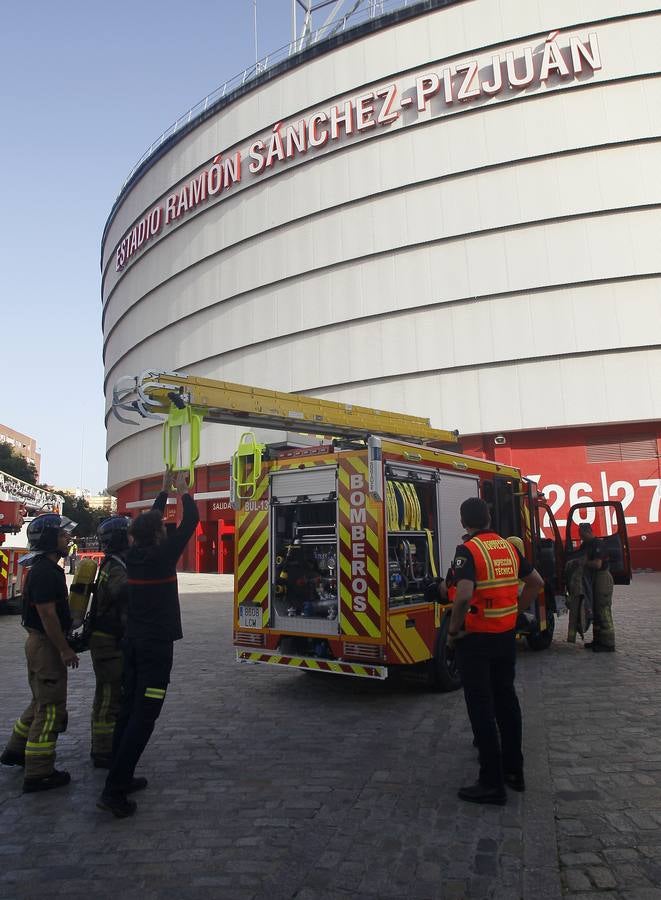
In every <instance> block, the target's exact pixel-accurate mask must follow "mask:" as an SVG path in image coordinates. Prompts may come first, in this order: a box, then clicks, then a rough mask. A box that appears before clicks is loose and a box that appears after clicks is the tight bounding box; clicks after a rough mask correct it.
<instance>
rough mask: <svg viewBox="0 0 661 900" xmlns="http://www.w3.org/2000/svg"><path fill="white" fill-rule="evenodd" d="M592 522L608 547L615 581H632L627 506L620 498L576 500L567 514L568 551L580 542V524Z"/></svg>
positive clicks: (593, 529)
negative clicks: (625, 509)
mask: <svg viewBox="0 0 661 900" xmlns="http://www.w3.org/2000/svg"><path fill="white" fill-rule="evenodd" d="M585 523H587V524H589V525H590V526H591V527H592V531H593V533H594V536H595V537H597V538H599V539H600V540H601V542H602V544H603V545H604V546H605V547H606V550H607V553H608V563H609V568H610V573H611V575H612V576H613V581H614V582H615V584H630V583H631V552H630V550H629V536H628V534H627V526H626V521H625V518H624V509H623V508H622V504H621V503H620V502H619V501H617V500H597V501H594V502H586V503H576V504H575V505H574V506H572V507H571V509H570V510H569V514H568V515H567V532H566V538H565V554H566V555H568V554H569V553H571V552H573V551H575V550H577V549H578V548H579V546H580V544H581V538H580V535H579V533H578V527H579V525H583V524H585Z"/></svg>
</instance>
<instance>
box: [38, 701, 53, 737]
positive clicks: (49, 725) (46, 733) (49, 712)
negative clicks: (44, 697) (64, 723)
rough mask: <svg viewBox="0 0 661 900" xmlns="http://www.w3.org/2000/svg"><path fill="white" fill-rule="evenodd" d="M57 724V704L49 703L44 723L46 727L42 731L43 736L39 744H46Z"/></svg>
mask: <svg viewBox="0 0 661 900" xmlns="http://www.w3.org/2000/svg"><path fill="white" fill-rule="evenodd" d="M54 724H55V704H54V703H48V704H47V705H46V721H45V722H44V727H43V728H42V729H41V734H40V735H39V743H40V744H43V743H45V742H46V739H47V738H48V736H49V734H50V733H51V731H52V730H53V725H54Z"/></svg>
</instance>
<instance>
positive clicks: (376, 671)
mask: <svg viewBox="0 0 661 900" xmlns="http://www.w3.org/2000/svg"><path fill="white" fill-rule="evenodd" d="M236 661H237V662H244V663H266V664H267V665H271V666H291V667H293V668H296V669H309V670H310V671H314V672H327V673H328V674H329V675H354V676H356V677H357V678H378V679H379V680H383V679H384V678H387V677H388V668H387V666H365V665H359V664H358V663H347V662H338V661H337V660H334V659H312V658H311V657H307V656H281V655H280V654H279V653H254V652H251V651H250V650H237V651H236Z"/></svg>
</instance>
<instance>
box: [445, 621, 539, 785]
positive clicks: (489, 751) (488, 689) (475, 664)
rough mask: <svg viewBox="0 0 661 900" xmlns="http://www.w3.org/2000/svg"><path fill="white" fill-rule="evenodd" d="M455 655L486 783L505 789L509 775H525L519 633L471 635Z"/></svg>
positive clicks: (457, 646)
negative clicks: (518, 688)
mask: <svg viewBox="0 0 661 900" xmlns="http://www.w3.org/2000/svg"><path fill="white" fill-rule="evenodd" d="M455 656H456V660H457V666H458V668H459V673H460V675H461V679H462V682H463V686H464V697H465V698H466V708H467V710H468V717H469V719H470V721H471V725H472V726H473V734H474V735H475V740H476V743H477V748H478V752H479V754H480V783H481V784H483V785H485V786H486V787H502V785H503V771H505V772H506V773H508V774H510V773H511V774H519V773H523V755H522V753H521V707H520V706H519V699H518V697H517V696H516V689H515V687H514V674H515V667H516V637H515V632H514V631H506V632H503V633H502V634H468V635H466V637H463V638H460V639H459V640H458V641H457V643H456V645H455Z"/></svg>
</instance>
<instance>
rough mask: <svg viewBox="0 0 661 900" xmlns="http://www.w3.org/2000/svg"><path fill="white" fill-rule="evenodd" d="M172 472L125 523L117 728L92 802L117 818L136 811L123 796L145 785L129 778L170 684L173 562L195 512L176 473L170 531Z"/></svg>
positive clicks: (177, 623)
mask: <svg viewBox="0 0 661 900" xmlns="http://www.w3.org/2000/svg"><path fill="white" fill-rule="evenodd" d="M171 481H172V476H171V473H170V472H169V471H166V473H165V476H164V479H163V490H162V491H161V493H160V494H159V495H158V497H157V498H156V500H155V501H154V505H153V507H152V509H151V510H150V511H149V512H146V513H142V515H140V516H138V517H137V519H135V520H134V521H133V522H132V523H131V526H130V528H129V536H130V537H131V540H132V545H131V547H130V548H129V550H128V552H127V554H126V571H127V583H128V617H127V624H126V637H125V639H124V672H123V677H122V700H121V707H120V712H119V716H118V718H117V723H116V726H115V733H114V736H113V747H112V762H111V765H110V771H109V772H108V777H107V779H106V784H105V787H104V789H103V793H102V794H101V796H100V797H99V800H98V802H97V806H98V807H99V808H100V809H104V810H108V811H109V812H111V813H112V814H113V815H114V816H116V817H117V818H126V817H127V816H131V815H133V813H134V812H135V811H136V804H135V802H134V801H133V800H130V799H129V798H128V796H127V795H128V794H130V793H133V792H135V791H138V790H142V789H143V788H145V787H146V786H147V779H146V778H136V777H135V776H134V772H135V767H136V765H137V763H138V761H139V759H140V757H141V755H142V752H143V751H144V749H145V747H146V746H147V743H148V741H149V738H150V736H151V733H152V731H153V730H154V725H155V724H156V720H157V719H158V717H159V715H160V712H161V709H162V707H163V703H164V701H165V693H166V690H167V686H168V683H169V681H170V671H171V669H172V656H173V644H174V641H178V640H179V639H180V638H181V637H182V636H183V635H182V632H181V612H180V608H179V595H178V592H177V561H178V560H179V557H180V556H181V554H182V553H183V551H184V548H185V546H186V544H187V543H188V541H189V540H190V538H191V536H192V535H193V533H194V531H195V529H196V527H197V523H198V521H199V518H200V517H199V513H198V511H197V506H196V504H195V501H194V500H193V498H192V497H191V496H190V494H188V492H187V491H188V488H187V485H186V479H185V477H184V475H183V474H182V473H179V475H178V476H177V481H176V490H177V493H179V494H181V495H182V498H181V499H182V505H183V518H182V521H181V523H180V525H179V527H178V528H176V529H174V530H173V531H171V532H170V533H168V532H167V531H166V529H165V526H164V524H163V513H164V512H165V506H166V503H167V496H168V495H167V488H168V487H169V486H170V484H171Z"/></svg>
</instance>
